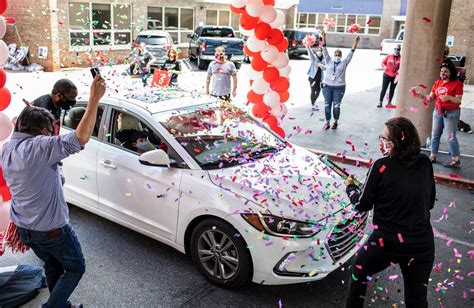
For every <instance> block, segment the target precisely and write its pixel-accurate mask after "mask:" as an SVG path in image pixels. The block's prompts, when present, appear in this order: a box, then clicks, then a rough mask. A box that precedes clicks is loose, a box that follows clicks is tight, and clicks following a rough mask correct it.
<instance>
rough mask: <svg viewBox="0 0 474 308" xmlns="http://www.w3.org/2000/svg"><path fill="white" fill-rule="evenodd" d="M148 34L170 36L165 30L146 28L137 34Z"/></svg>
mask: <svg viewBox="0 0 474 308" xmlns="http://www.w3.org/2000/svg"><path fill="white" fill-rule="evenodd" d="M139 35H141V36H148V35H162V36H169V33H168V32H166V31H163V30H146V31H142V32H140V33H138V34H137V36H139Z"/></svg>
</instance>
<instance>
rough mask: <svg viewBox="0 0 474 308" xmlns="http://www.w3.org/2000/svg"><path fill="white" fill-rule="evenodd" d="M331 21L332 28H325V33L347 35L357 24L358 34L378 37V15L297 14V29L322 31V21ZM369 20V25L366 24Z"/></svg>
mask: <svg viewBox="0 0 474 308" xmlns="http://www.w3.org/2000/svg"><path fill="white" fill-rule="evenodd" d="M326 19H332V20H333V21H334V26H331V27H329V28H327V32H337V33H347V29H348V28H349V27H350V26H351V25H352V24H354V23H357V24H359V26H360V32H359V33H360V34H367V35H380V28H381V19H382V17H381V16H380V15H375V16H374V15H365V14H364V15H360V14H327V13H298V17H297V21H298V22H297V25H296V26H297V27H298V28H319V29H324V28H325V25H324V20H326ZM369 20H370V24H369V25H367V22H368V21H369Z"/></svg>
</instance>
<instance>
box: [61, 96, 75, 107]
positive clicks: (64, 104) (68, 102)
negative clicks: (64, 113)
mask: <svg viewBox="0 0 474 308" xmlns="http://www.w3.org/2000/svg"><path fill="white" fill-rule="evenodd" d="M75 104H76V101H75V100H74V101H71V100H68V99H67V98H66V97H64V101H63V102H62V103H61V108H62V109H64V110H69V109H71V108H72V107H74V105H75Z"/></svg>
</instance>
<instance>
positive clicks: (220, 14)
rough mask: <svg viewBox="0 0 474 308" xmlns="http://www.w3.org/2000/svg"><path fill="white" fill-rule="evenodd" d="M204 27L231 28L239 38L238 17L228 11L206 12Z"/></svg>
mask: <svg viewBox="0 0 474 308" xmlns="http://www.w3.org/2000/svg"><path fill="white" fill-rule="evenodd" d="M206 25H208V26H221V27H232V28H233V29H234V32H235V36H236V37H238V36H239V15H237V14H234V13H232V12H231V11H229V10H206Z"/></svg>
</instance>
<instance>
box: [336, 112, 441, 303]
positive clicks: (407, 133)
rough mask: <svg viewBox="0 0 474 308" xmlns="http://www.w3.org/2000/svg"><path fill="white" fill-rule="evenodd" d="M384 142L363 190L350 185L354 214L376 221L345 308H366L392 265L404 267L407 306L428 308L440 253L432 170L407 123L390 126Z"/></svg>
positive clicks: (393, 121)
mask: <svg viewBox="0 0 474 308" xmlns="http://www.w3.org/2000/svg"><path fill="white" fill-rule="evenodd" d="M379 141H380V145H379V146H380V150H381V152H382V155H383V157H382V158H380V159H378V160H377V161H375V162H374V163H373V165H372V166H371V168H370V170H369V172H368V176H367V179H366V180H365V183H364V185H363V186H362V188H360V187H359V186H357V185H356V184H355V183H354V180H353V179H352V177H348V178H347V180H346V181H345V184H346V185H347V188H346V192H347V195H348V197H349V199H350V201H351V203H352V204H353V205H354V209H355V210H356V211H358V212H368V211H371V210H373V215H374V216H373V226H374V228H373V229H374V231H373V232H372V234H371V235H370V237H369V239H368V240H367V243H366V244H365V245H364V246H363V247H362V248H361V249H360V250H359V252H358V253H357V255H356V257H355V260H354V264H353V267H352V269H353V274H352V278H351V281H350V288H349V295H348V297H347V301H346V307H363V306H364V298H365V293H366V291H367V285H368V284H370V280H371V279H372V277H374V275H375V274H377V273H378V272H381V271H383V270H384V269H386V268H387V267H389V266H390V265H391V264H398V265H399V266H400V269H401V272H402V275H403V281H404V285H405V287H404V289H405V304H406V306H407V307H427V305H428V303H427V301H426V296H427V290H428V287H427V285H428V281H429V278H430V274H431V269H432V268H433V262H434V252H435V245H434V235H433V228H432V226H431V223H430V211H431V210H432V209H433V207H434V203H435V197H436V186H435V181H434V175H433V166H432V164H431V162H430V160H429V158H428V156H426V155H424V154H421V153H420V137H419V135H418V131H417V130H416V128H415V126H414V125H413V123H412V122H411V121H410V120H409V119H407V118H403V117H396V118H392V119H390V120H388V121H387V122H386V123H385V128H384V131H383V135H381V136H380V138H379Z"/></svg>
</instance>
